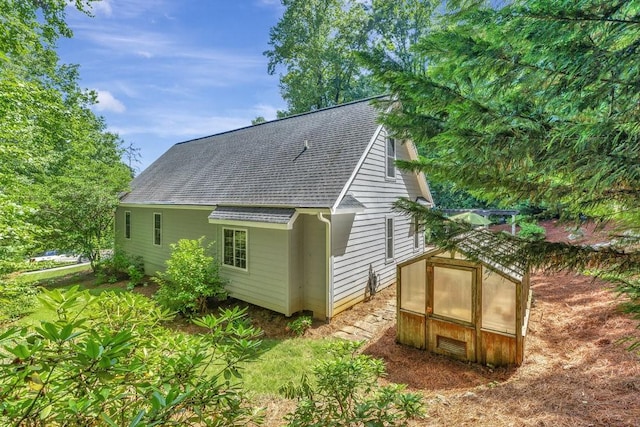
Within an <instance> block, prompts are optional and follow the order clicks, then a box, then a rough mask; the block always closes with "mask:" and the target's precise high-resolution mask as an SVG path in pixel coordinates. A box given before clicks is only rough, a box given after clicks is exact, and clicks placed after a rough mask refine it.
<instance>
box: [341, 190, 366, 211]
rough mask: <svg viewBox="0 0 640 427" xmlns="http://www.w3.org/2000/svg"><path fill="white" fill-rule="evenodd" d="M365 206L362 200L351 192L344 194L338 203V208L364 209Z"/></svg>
mask: <svg viewBox="0 0 640 427" xmlns="http://www.w3.org/2000/svg"><path fill="white" fill-rule="evenodd" d="M364 207H365V206H364V205H363V204H362V203H360V200H358V199H356V198H355V197H353V196H352V195H350V194H347V195H346V196H344V197H343V198H342V200H340V204H339V205H338V209H363V208H364Z"/></svg>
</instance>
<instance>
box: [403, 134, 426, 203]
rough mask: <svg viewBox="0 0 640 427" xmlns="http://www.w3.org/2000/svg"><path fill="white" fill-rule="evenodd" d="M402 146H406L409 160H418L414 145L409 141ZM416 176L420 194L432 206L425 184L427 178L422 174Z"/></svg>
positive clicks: (417, 173) (418, 156)
mask: <svg viewBox="0 0 640 427" xmlns="http://www.w3.org/2000/svg"><path fill="white" fill-rule="evenodd" d="M404 144H405V145H406V146H407V151H408V152H409V159H410V160H414V161H415V160H419V159H420V155H419V154H418V148H417V147H416V144H414V143H413V141H411V140H406V141H405V142H404ZM416 176H417V178H418V186H419V187H420V192H421V193H422V195H423V196H424V198H425V199H427V201H429V202H430V203H431V205H433V196H432V195H431V189H430V188H429V183H428V182H427V178H426V177H425V176H424V173H422V172H416Z"/></svg>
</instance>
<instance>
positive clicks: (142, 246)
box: [115, 206, 297, 315]
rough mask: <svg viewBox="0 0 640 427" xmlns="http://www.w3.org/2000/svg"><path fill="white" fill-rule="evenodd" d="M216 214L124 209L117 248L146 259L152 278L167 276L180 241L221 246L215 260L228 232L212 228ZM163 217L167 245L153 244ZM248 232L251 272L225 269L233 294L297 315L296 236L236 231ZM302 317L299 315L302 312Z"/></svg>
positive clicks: (118, 216) (119, 215) (119, 214)
mask: <svg viewBox="0 0 640 427" xmlns="http://www.w3.org/2000/svg"><path fill="white" fill-rule="evenodd" d="M212 210H213V208H211V209H201V210H200V209H159V208H154V207H140V208H138V207H135V208H130V207H122V206H121V207H119V208H118V209H117V211H116V230H115V232H116V245H117V247H118V248H120V249H123V250H124V251H126V252H128V253H130V254H132V255H140V256H142V257H143V259H144V262H145V271H146V273H147V274H149V275H152V274H154V273H155V272H156V271H158V270H163V269H164V267H165V261H166V260H167V259H168V258H169V256H170V255H171V247H170V245H171V243H175V242H177V241H178V240H179V239H198V238H200V237H202V236H205V243H210V242H216V244H215V245H214V246H213V252H214V255H217V254H221V253H222V228H223V227H222V226H218V225H214V224H209V221H208V216H209V214H210V213H211V211H212ZM125 211H130V212H131V239H125V238H124V212H125ZM154 213H161V214H162V244H161V245H160V246H157V245H154V244H153V214H154ZM231 228H240V229H246V230H247V231H248V247H249V251H248V270H247V271H243V270H239V269H235V268H233V267H228V266H224V265H223V266H221V268H220V272H221V275H222V276H223V277H225V278H226V279H228V280H229V281H230V282H229V285H228V286H227V290H228V291H229V294H230V295H231V296H232V297H234V298H238V299H240V300H242V301H246V302H249V303H251V304H255V305H258V306H261V307H265V308H268V309H271V310H274V311H277V312H280V313H283V314H286V315H291V314H292V313H293V312H294V311H292V308H291V303H290V299H291V297H290V294H289V257H288V254H289V251H290V249H289V244H290V236H289V234H290V231H286V230H271V229H261V228H252V227H246V228H245V227H231ZM296 311H297V310H296Z"/></svg>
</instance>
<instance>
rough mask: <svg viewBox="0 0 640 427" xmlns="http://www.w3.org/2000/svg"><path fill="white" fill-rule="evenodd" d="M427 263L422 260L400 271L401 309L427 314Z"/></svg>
mask: <svg viewBox="0 0 640 427" xmlns="http://www.w3.org/2000/svg"><path fill="white" fill-rule="evenodd" d="M426 267H427V261H425V260H420V261H418V262H414V263H413V264H410V265H407V266H405V267H402V268H401V269H400V281H401V283H400V308H402V309H404V310H410V311H414V312H416V313H420V314H425V306H426V294H427V282H426V277H425V274H426V270H425V269H426Z"/></svg>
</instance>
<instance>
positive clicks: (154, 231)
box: [151, 212, 163, 246]
mask: <svg viewBox="0 0 640 427" xmlns="http://www.w3.org/2000/svg"><path fill="white" fill-rule="evenodd" d="M156 215H159V216H160V243H156ZM152 218H153V223H152V224H151V225H152V226H153V234H152V235H151V237H152V239H153V246H162V240H163V239H162V225H163V224H162V212H154V213H153V216H152Z"/></svg>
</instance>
